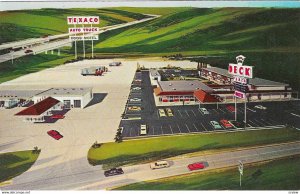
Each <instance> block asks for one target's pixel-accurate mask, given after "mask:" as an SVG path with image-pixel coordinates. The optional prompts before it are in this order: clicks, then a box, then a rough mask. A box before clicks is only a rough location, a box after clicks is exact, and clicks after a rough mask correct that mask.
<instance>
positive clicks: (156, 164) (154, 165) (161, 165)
mask: <svg viewBox="0 0 300 194" xmlns="http://www.w3.org/2000/svg"><path fill="white" fill-rule="evenodd" d="M169 166H170V164H169V162H167V161H158V162H154V163H151V164H150V168H151V169H152V170H154V169H160V168H167V167H169Z"/></svg>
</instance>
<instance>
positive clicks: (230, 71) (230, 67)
mask: <svg viewBox="0 0 300 194" xmlns="http://www.w3.org/2000/svg"><path fill="white" fill-rule="evenodd" d="M228 71H229V73H232V65H229V68H228Z"/></svg>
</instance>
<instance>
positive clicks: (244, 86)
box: [233, 83, 249, 93]
mask: <svg viewBox="0 0 300 194" xmlns="http://www.w3.org/2000/svg"><path fill="white" fill-rule="evenodd" d="M233 88H234V89H235V90H237V91H240V92H243V93H247V92H249V87H248V85H247V84H241V83H233Z"/></svg>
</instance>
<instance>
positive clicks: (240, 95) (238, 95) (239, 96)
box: [234, 90, 246, 99]
mask: <svg viewBox="0 0 300 194" xmlns="http://www.w3.org/2000/svg"><path fill="white" fill-rule="evenodd" d="M234 96H235V97H237V98H242V99H245V98H246V94H245V93H243V92H240V91H237V90H236V91H234Z"/></svg>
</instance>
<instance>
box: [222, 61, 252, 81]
mask: <svg viewBox="0 0 300 194" xmlns="http://www.w3.org/2000/svg"><path fill="white" fill-rule="evenodd" d="M252 68H253V67H252V66H245V65H243V66H242V65H238V64H233V63H229V66H228V73H230V74H232V75H236V76H241V77H246V78H253V69H252Z"/></svg>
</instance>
